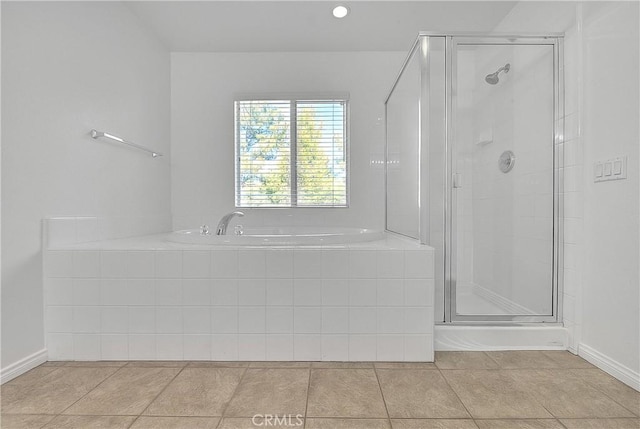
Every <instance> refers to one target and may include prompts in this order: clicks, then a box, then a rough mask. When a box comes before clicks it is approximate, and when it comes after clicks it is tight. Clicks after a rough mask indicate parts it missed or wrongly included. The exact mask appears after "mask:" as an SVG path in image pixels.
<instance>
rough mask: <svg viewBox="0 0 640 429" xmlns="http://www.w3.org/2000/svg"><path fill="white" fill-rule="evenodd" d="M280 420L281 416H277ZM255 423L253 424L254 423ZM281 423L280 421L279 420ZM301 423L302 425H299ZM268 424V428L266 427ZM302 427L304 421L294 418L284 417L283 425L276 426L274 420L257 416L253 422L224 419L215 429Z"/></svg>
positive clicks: (237, 418)
mask: <svg viewBox="0 0 640 429" xmlns="http://www.w3.org/2000/svg"><path fill="white" fill-rule="evenodd" d="M279 417H280V418H282V416H279ZM254 422H255V423H254ZM280 422H282V420H280ZM300 422H302V424H299V423H300ZM267 424H270V426H267ZM303 427H304V419H303V418H300V420H298V419H297V418H296V416H291V417H286V420H285V423H278V425H276V424H275V423H274V420H273V419H272V420H270V421H268V422H267V421H265V420H264V418H263V417H262V416H257V417H256V418H255V420H252V419H251V418H247V417H224V418H223V419H222V421H221V422H220V425H219V426H218V428H217V429H256V428H300V429H302V428H303Z"/></svg>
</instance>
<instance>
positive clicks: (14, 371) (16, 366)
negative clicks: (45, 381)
mask: <svg viewBox="0 0 640 429" xmlns="http://www.w3.org/2000/svg"><path fill="white" fill-rule="evenodd" d="M48 354H49V353H48V352H47V349H42V350H40V351H37V352H35V353H34V354H32V355H29V356H27V357H25V358H23V359H20V360H19V361H18V362H15V363H12V364H11V365H9V366H8V367H6V368H2V369H1V370H0V384H4V383H6V382H7V381H9V380H13V379H14V378H16V377H17V376H19V375H22V374H24V373H25V372H27V371H29V370H30V369H33V368H35V367H36V366H38V365H42V364H43V363H45V362H46V361H47V356H48Z"/></svg>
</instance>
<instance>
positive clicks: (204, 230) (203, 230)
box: [200, 224, 211, 235]
mask: <svg viewBox="0 0 640 429" xmlns="http://www.w3.org/2000/svg"><path fill="white" fill-rule="evenodd" d="M200 235H211V230H209V226H208V225H206V224H205V225H202V226H201V227H200Z"/></svg>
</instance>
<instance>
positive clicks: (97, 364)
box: [64, 360, 128, 368]
mask: <svg viewBox="0 0 640 429" xmlns="http://www.w3.org/2000/svg"><path fill="white" fill-rule="evenodd" d="M127 363H128V362H127V361H118V360H103V361H95V360H77V361H68V362H65V364H64V366H67V367H91V368H101V367H105V366H106V367H110V366H113V367H116V368H120V367H121V366H125V365H126V364H127Z"/></svg>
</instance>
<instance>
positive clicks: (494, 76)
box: [484, 63, 511, 85]
mask: <svg viewBox="0 0 640 429" xmlns="http://www.w3.org/2000/svg"><path fill="white" fill-rule="evenodd" d="M509 69H511V64H509V63H507V64H505V65H504V66H502V67H500V68H499V69H498V70H496V71H495V72H493V73H491V74H488V75H486V76H485V78H484V80H485V81H487V83H488V84H489V85H495V84H496V83H498V82H499V81H500V79H499V78H498V75H499V74H500V72H501V71H504V72H505V73H509Z"/></svg>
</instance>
